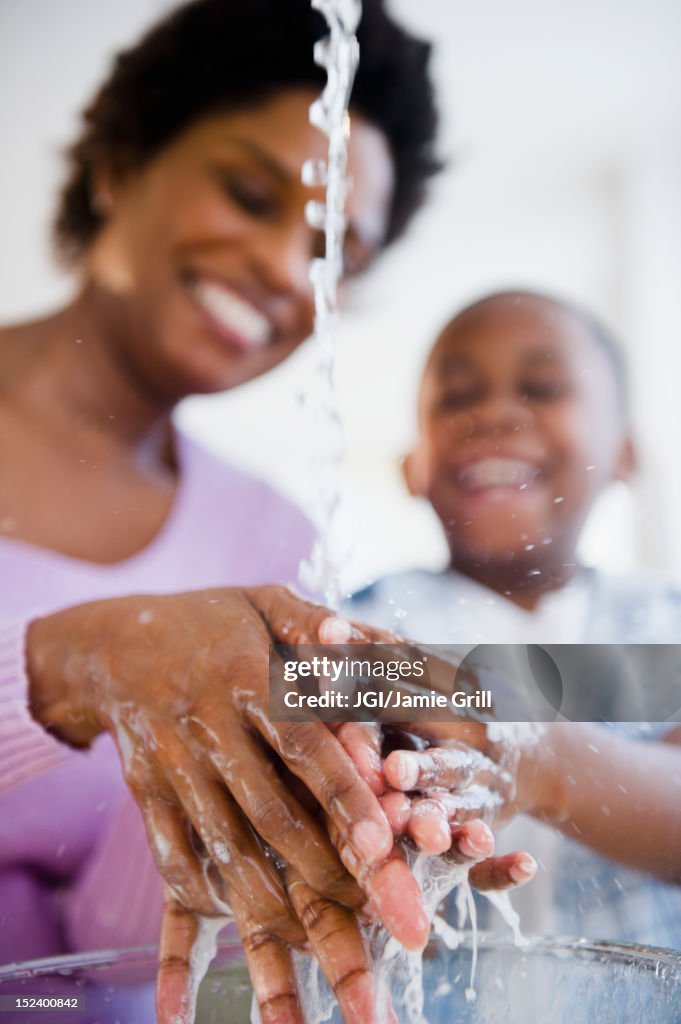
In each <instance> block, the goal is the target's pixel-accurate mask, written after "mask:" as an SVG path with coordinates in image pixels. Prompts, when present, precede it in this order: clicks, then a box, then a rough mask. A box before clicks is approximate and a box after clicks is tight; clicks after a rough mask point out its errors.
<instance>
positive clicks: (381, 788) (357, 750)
mask: <svg viewBox="0 0 681 1024" xmlns="http://www.w3.org/2000/svg"><path fill="white" fill-rule="evenodd" d="M335 735H336V739H337V740H338V742H339V743H340V744H341V745H342V747H343V749H344V750H345V752H346V753H347V754H348V756H349V757H351V758H352V760H353V761H354V763H355V765H356V766H357V770H358V771H359V773H360V775H361V776H362V778H363V779H364V781H365V782H366V783H367V785H368V786H370V787H371V790H372V792H373V793H375V794H376V796H380V795H381V793H383V792H385V789H386V784H385V778H384V775H383V765H382V763H381V746H382V740H383V734H382V731H381V727H380V725H378V724H377V723H376V722H344V723H343V725H341V726H340V728H339V729H336V730H335ZM313 888H314V886H313Z"/></svg>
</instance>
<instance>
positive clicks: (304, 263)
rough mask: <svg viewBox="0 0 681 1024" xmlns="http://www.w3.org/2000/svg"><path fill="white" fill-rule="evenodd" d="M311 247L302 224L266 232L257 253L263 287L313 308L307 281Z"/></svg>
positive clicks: (309, 234) (311, 236)
mask: <svg viewBox="0 0 681 1024" xmlns="http://www.w3.org/2000/svg"><path fill="white" fill-rule="evenodd" d="M314 246H315V240H314V233H313V232H312V230H311V229H310V228H309V227H308V226H307V225H306V224H304V223H303V224H295V225H293V224H286V225H281V226H280V227H278V228H276V229H274V230H272V231H270V232H268V233H267V237H265V238H263V239H262V241H261V243H260V245H259V247H258V250H257V258H258V264H259V268H258V269H259V271H260V274H261V276H262V278H263V283H264V284H266V285H267V287H268V288H269V289H271V290H272V291H273V292H275V293H277V294H278V295H281V296H286V297H290V298H294V299H295V300H296V301H297V302H302V303H305V304H306V305H309V306H310V307H311V308H314V298H313V289H312V282H311V280H310V267H311V263H312V259H313V257H314V255H315V251H314Z"/></svg>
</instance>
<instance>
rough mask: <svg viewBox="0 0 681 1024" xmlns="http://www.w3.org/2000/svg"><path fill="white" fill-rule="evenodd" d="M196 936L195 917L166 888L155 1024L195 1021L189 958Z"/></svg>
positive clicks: (194, 986) (157, 979)
mask: <svg viewBox="0 0 681 1024" xmlns="http://www.w3.org/2000/svg"><path fill="white" fill-rule="evenodd" d="M198 935H199V921H198V919H197V917H196V915H195V914H194V913H193V912H192V911H191V910H187V909H186V908H185V907H183V906H182V905H181V904H180V903H178V901H177V900H176V899H175V898H174V896H173V895H172V893H171V892H170V891H169V890H168V889H167V888H166V889H165V894H164V905H163V921H162V924H161V946H160V950H159V965H158V974H157V976H156V1014H157V1017H158V1024H192V1022H193V1020H194V1008H195V1001H196V988H197V987H198V985H197V984H195V983H194V979H193V977H192V968H191V959H192V950H193V948H194V943H195V942H196V939H197V938H198Z"/></svg>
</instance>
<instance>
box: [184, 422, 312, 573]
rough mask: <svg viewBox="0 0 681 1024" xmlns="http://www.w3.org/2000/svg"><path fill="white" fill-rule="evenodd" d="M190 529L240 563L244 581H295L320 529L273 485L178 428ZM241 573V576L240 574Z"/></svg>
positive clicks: (219, 554)
mask: <svg viewBox="0 0 681 1024" xmlns="http://www.w3.org/2000/svg"><path fill="white" fill-rule="evenodd" d="M177 442H178V449H179V451H178V455H179V461H180V466H181V471H182V477H183V480H182V495H183V498H182V501H183V513H184V514H183V516H182V517H181V518H182V522H183V523H184V529H185V530H186V529H191V531H192V533H195V531H196V530H200V531H201V532H202V535H203V541H202V543H203V546H204V547H206V546H207V547H210V548H213V549H214V550H215V552H216V557H218V558H221V559H223V560H225V561H226V562H228V563H229V565H230V566H231V567H232V568H238V569H239V572H240V573H241V576H242V577H243V579H242V582H244V583H247V582H250V583H254V582H294V581H295V579H296V577H297V571H298V564H299V562H300V561H301V559H303V558H306V557H307V556H308V555H309V553H310V549H311V547H312V544H313V542H314V537H315V529H314V526H313V524H312V522H311V521H310V519H309V517H308V516H307V515H306V514H305V512H304V511H303V510H302V509H301V508H300V507H299V506H298V505H297V504H296V503H295V502H294V501H292V500H291V499H290V498H288V497H286V496H285V495H283V494H282V493H281V492H280V491H278V490H277V488H276V487H274V486H273V485H272V484H270V483H268V482H267V481H265V480H263V479H261V478H260V477H258V476H257V475H256V474H254V473H251V472H249V471H248V470H247V469H245V468H243V467H241V466H237V465H235V464H233V463H231V462H229V461H228V460H226V459H225V458H223V457H222V456H221V455H219V454H218V453H216V452H214V451H211V450H210V449H209V448H208V447H206V446H205V445H204V444H202V443H201V442H200V441H197V440H196V439H195V438H193V437H191V436H189V435H187V434H184V433H181V432H178V436H177ZM240 578H241V577H240Z"/></svg>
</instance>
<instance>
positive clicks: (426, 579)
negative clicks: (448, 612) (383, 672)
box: [345, 569, 452, 643]
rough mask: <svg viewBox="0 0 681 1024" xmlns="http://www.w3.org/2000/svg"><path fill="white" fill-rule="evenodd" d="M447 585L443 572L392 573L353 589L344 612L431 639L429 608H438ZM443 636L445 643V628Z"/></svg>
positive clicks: (414, 571)
mask: <svg viewBox="0 0 681 1024" xmlns="http://www.w3.org/2000/svg"><path fill="white" fill-rule="evenodd" d="M451 585H452V584H451V577H450V574H447V573H443V572H431V571H429V570H427V569H410V570H407V571H405V572H398V573H392V574H391V575H388V576H383V577H381V578H380V579H377V580H375V581H374V582H373V583H370V584H369V585H368V586H366V587H363V588H362V589H360V590H357V591H356V592H355V593H354V594H353V595H352V597H351V598H350V599H349V600H348V601H347V603H346V605H345V611H346V614H347V615H349V616H352V617H353V618H355V619H358V620H359V621H364V622H369V623H371V624H372V625H373V626H379V627H381V628H383V629H391V630H394V631H395V632H397V633H404V632H405V631H406V633H407V634H408V635H410V636H419V637H421V638H423V637H425V636H429V637H431V638H432V636H431V634H432V630H433V628H434V623H433V609H434V608H441V607H442V605H443V602H444V598H445V595H446V594H448V593H449V592H450V591H451ZM437 632H438V634H439V633H440V632H441V630H440V629H438V630H437ZM444 636H445V638H446V639H444V640H442V641H441V642H443V643H444V642H448V641H449V635H448V631H445V633H444Z"/></svg>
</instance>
